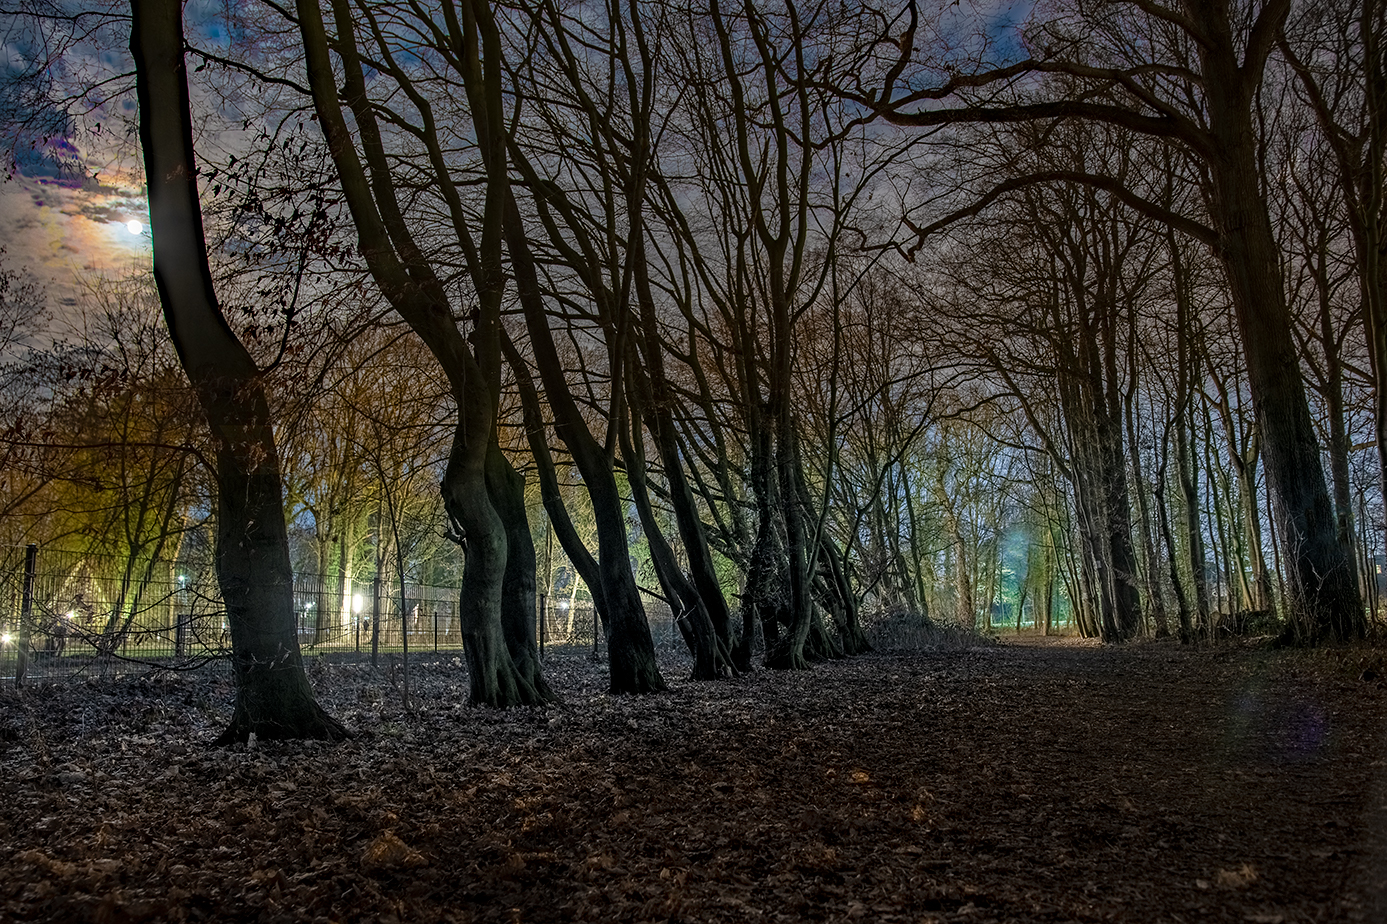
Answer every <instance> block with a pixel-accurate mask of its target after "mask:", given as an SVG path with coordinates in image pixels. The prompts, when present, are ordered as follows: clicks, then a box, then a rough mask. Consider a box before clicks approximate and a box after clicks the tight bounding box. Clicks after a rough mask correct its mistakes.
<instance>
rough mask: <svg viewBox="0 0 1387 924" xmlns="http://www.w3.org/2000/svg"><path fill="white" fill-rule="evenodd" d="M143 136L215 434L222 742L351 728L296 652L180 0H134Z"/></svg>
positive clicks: (287, 581)
mask: <svg viewBox="0 0 1387 924" xmlns="http://www.w3.org/2000/svg"><path fill="white" fill-rule="evenodd" d="M132 12H133V22H132V26H131V38H130V50H131V53H132V54H133V55H134V59H135V70H136V92H137V94H138V98H139V108H140V141H141V144H142V145H143V148H144V159H145V172H146V175H147V177H148V182H149V213H150V234H151V237H152V238H153V242H154V278H155V282H156V284H157V286H158V289H159V297H160V300H161V302H162V303H163V306H164V318H165V320H166V322H167V323H168V327H169V333H170V335H171V336H172V338H173V342H174V346H175V347H176V348H177V350H178V357H179V360H180V361H181V362H182V364H183V368H184V369H185V370H186V371H187V373H188V378H189V379H190V380H191V381H192V383H193V386H194V388H195V389H196V391H197V395H198V401H199V403H200V404H201V405H202V409H203V411H204V413H206V415H207V423H208V426H209V428H210V429H211V431H212V438H213V442H214V444H215V446H216V455H215V459H216V481H217V532H216V543H217V544H216V569H217V580H218V582H219V584H220V585H221V590H222V598H223V601H224V603H225V605H226V618H227V625H228V626H229V627H230V630H231V646H232V665H233V669H234V672H235V677H236V704H235V707H234V710H233V712H232V717H231V723H230V725H229V726H228V727H227V728H226V730H225V731H224V732H222V734H221V736H220V737H219V738H218V739H217V740H218V743H223V744H225V743H230V742H233V741H245V740H246V739H247V738H248V737H249V736H250V735H251V734H255V735H257V736H259V737H263V738H326V739H337V738H342V737H345V736H346V730H345V729H343V728H342V726H341V725H339V724H338V723H337V722H336V721H334V720H333V719H332V718H330V717H329V716H327V715H326V714H325V713H324V712H323V711H322V709H320V708H319V707H318V704H317V703H316V702H315V701H314V698H313V691H312V689H311V688H310V686H309V683H308V677H307V675H306V674H305V673H304V670H303V661H302V656H301V655H300V652H299V641H298V627H297V625H296V622H295V618H294V600H293V572H292V570H291V567H290V562H289V538H288V532H287V530H286V528H285V523H284V503H283V497H282V494H281V484H280V471H279V454H278V452H277V450H276V447H275V442H274V433H273V431H272V430H271V427H270V411H269V405H268V403H267V401H266V399H265V394H264V391H263V388H262V385H261V381H260V370H259V369H258V368H256V365H255V362H254V360H253V359H252V358H251V356H250V354H249V352H247V350H246V349H245V347H244V346H243V345H242V344H241V342H240V341H239V340H238V339H236V336H235V334H233V333H232V331H231V328H230V327H229V326H228V325H227V323H226V319H225V317H224V316H223V315H222V312H221V308H220V307H219V305H218V304H217V298H216V293H215V290H214V288H213V284H212V274H211V270H210V268H209V266H208V261H207V245H206V242H205V239H204V237H203V229H202V212H201V207H200V205H199V202H198V191H197V164H196V161H195V158H194V153H193V133H192V116H191V111H190V106H189V99H188V83H187V71H186V68H185V64H184V60H183V20H182V5H181V3H180V2H179V0H136V2H135V3H134V4H133V8H132Z"/></svg>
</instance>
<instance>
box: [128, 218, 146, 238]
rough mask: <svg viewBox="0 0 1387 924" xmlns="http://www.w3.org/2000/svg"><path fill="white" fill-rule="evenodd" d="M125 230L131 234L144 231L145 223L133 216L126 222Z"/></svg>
mask: <svg viewBox="0 0 1387 924" xmlns="http://www.w3.org/2000/svg"><path fill="white" fill-rule="evenodd" d="M125 230H126V231H129V232H130V233H131V234H140V233H141V232H143V231H144V225H142V224H140V223H139V222H138V221H136V220H135V219H133V218H132V219H130V220H129V221H127V222H126V223H125Z"/></svg>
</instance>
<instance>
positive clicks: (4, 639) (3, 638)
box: [0, 632, 13, 645]
mask: <svg viewBox="0 0 1387 924" xmlns="http://www.w3.org/2000/svg"><path fill="white" fill-rule="evenodd" d="M12 638H13V636H11V635H10V633H8V632H6V633H5V634H4V635H0V645H8V644H9V643H10V640H11V639H12Z"/></svg>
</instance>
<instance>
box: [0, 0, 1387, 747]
mask: <svg viewBox="0 0 1387 924" xmlns="http://www.w3.org/2000/svg"><path fill="white" fill-rule="evenodd" d="M6 15H7V17H8V19H7V23H8V29H9V35H10V37H11V44H12V45H13V46H14V47H15V48H17V49H20V50H21V51H20V53H17V54H16V56H14V58H13V63H12V65H11V66H10V68H9V70H8V71H7V76H6V83H5V96H4V103H5V106H6V117H7V120H8V122H9V123H10V124H11V125H12V126H13V128H14V131H13V132H12V138H13V140H14V142H15V145H14V147H13V149H12V150H13V155H14V156H13V158H12V170H13V171H15V172H16V174H17V175H22V174H23V171H24V170H25V169H26V167H25V165H26V164H32V163H33V162H35V161H34V159H35V158H40V159H41V158H42V157H43V156H45V155H48V156H50V158H56V159H57V160H58V161H62V159H63V157H64V156H67V157H68V158H69V160H68V161H67V162H64V163H59V167H61V168H62V169H67V170H69V171H72V170H77V171H87V170H88V169H89V168H87V167H85V166H82V165H81V164H79V163H76V162H73V161H72V160H71V158H72V157H73V156H75V155H73V154H72V152H73V151H76V150H78V148H76V147H74V144H76V145H86V146H88V148H90V149H92V150H95V149H97V148H98V147H99V146H100V145H101V144H104V143H106V142H104V141H103V140H102V139H106V138H111V139H113V140H112V142H111V143H112V144H114V143H115V141H114V139H115V136H116V135H117V134H119V133H118V132H116V131H115V130H114V129H113V128H112V127H111V126H112V125H113V124H114V125H121V124H123V125H124V126H125V127H126V135H127V139H128V140H129V141H131V142H133V141H134V140H135V139H136V138H138V140H139V142H140V144H139V151H140V154H139V162H140V163H142V164H143V166H144V170H145V175H146V177H147V178H148V191H149V213H148V218H149V225H150V233H151V239H152V244H153V248H152V250H153V267H154V273H153V280H154V281H155V283H156V285H155V286H154V288H155V289H157V295H156V293H155V292H153V291H151V286H150V285H149V280H148V279H147V278H144V279H142V278H139V277H134V278H130V279H124V280H96V279H93V280H90V281H89V289H90V293H89V297H88V298H86V299H85V300H84V301H83V303H82V304H81V305H79V306H76V307H72V306H68V307H65V308H64V309H63V310H62V311H61V312H59V315H60V317H59V318H58V319H57V321H54V319H53V318H52V315H53V312H51V311H46V310H42V309H46V308H47V307H48V306H46V305H45V304H44V297H43V291H42V288H41V287H40V286H38V285H37V284H36V283H35V282H34V281H33V280H32V279H31V278H30V277H29V276H27V275H26V274H25V272H24V269H23V267H10V268H8V269H7V270H6V271H5V276H4V285H5V287H4V289H3V292H0V295H3V307H4V312H5V324H4V328H3V329H4V331H5V338H6V339H5V344H6V358H7V362H6V365H5V383H4V384H5V389H4V392H5V395H6V402H5V409H4V410H5V439H4V451H5V453H6V458H5V461H4V471H5V479H4V484H3V506H2V507H0V526H3V530H4V533H5V536H4V539H5V541H6V542H8V543H11V544H13V545H16V546H18V545H21V544H24V543H30V542H32V543H39V544H42V545H44V546H50V547H61V548H64V549H67V550H82V549H90V550H92V551H97V550H100V551H102V552H107V553H111V552H114V553H115V554H117V555H122V556H125V557H126V558H127V559H128V561H129V562H130V570H131V571H132V572H133V573H138V572H139V571H140V570H141V569H144V570H145V571H148V570H149V568H150V567H151V565H150V563H151V562H154V561H156V560H177V559H178V558H179V555H180V554H181V552H182V550H183V549H184V548H185V547H186V548H189V549H193V548H203V549H211V550H213V553H214V554H213V558H214V562H215V568H216V571H217V574H218V576H219V582H220V591H221V596H222V598H223V601H224V605H225V607H226V612H227V619H228V623H229V625H230V633H231V641H232V648H233V654H234V661H235V663H236V664H237V665H238V671H240V677H241V684H240V689H241V690H242V693H241V706H239V707H238V711H237V714H236V717H235V719H234V721H233V723H232V727H231V728H229V729H228V731H227V736H228V740H244V739H245V737H246V736H247V735H248V734H249V733H250V732H251V731H257V733H259V734H260V735H261V736H262V737H263V736H270V737H274V736H299V735H309V736H333V735H337V734H340V733H341V729H340V728H339V727H337V726H336V724H335V723H334V722H333V720H332V719H330V718H329V717H327V716H324V715H322V714H321V712H320V711H319V710H317V709H316V707H314V706H312V697H311V693H310V692H309V691H308V686H307V684H306V681H305V680H304V679H303V677H304V675H303V670H302V667H301V664H300V660H299V653H298V652H299V645H298V638H297V633H296V631H295V629H294V626H295V623H294V619H295V614H294V602H293V599H292V593H291V592H290V590H289V587H290V583H291V577H290V574H291V572H292V571H293V570H294V569H296V568H297V569H298V570H306V571H312V572H316V573H318V574H322V575H328V574H338V575H341V577H342V580H343V582H344V583H345V582H347V581H360V580H361V574H360V566H359V563H361V562H365V561H366V560H368V559H372V560H374V563H375V571H374V573H375V574H376V575H380V574H381V573H383V572H384V573H386V574H393V575H394V578H393V579H392V580H394V581H395V582H396V583H398V584H399V586H400V588H403V587H404V585H405V583H406V581H407V580H412V581H414V582H416V583H423V582H424V580H423V577H422V576H423V575H424V574H426V573H428V572H430V571H438V570H439V569H442V570H444V571H448V572H450V573H459V574H460V581H461V588H462V590H461V593H460V606H461V609H460V613H459V618H460V620H461V625H462V635H463V639H464V643H465V650H466V657H467V666H468V677H469V683H470V685H471V687H470V696H471V699H472V701H473V702H476V703H482V704H490V705H496V706H505V705H516V704H542V703H545V702H549V701H551V700H552V699H553V698H554V695H555V694H554V691H553V690H552V689H551V688H550V685H549V684H548V683H547V681H546V680H545V678H544V676H543V671H542V668H541V666H540V663H539V660H538V658H537V646H536V637H535V614H536V612H537V609H538V607H539V606H540V603H541V599H549V600H552V599H554V596H555V594H556V592H562V591H560V590H558V589H557V588H556V587H555V586H554V583H555V581H556V577H558V576H560V575H559V572H558V571H556V568H555V566H554V556H555V554H556V552H557V553H558V554H560V555H562V557H563V560H564V562H565V565H564V566H563V568H562V569H561V571H562V575H561V576H562V577H563V578H565V579H567V580H568V582H569V583H571V586H572V587H573V588H575V589H576V588H577V587H578V586H579V585H578V581H577V580H575V578H576V579H581V586H582V587H583V593H584V595H585V597H587V598H589V599H590V600H591V602H592V604H593V605H594V606H595V608H596V610H597V612H598V614H599V617H600V620H601V623H602V627H603V633H604V636H605V639H606V642H607V655H608V659H609V664H608V666H609V674H610V683H611V688H612V690H613V691H615V692H631V693H643V692H654V691H659V690H661V689H664V687H665V685H666V680H665V678H664V677H663V675H662V673H661V671H660V669H659V667H658V665H657V663H656V659H655V654H654V647H653V642H652V638H651V634H650V629H649V625H648V621H647V619H646V616H645V602H644V600H645V599H651V598H658V599H661V600H663V601H664V602H665V603H667V604H668V605H669V606H670V608H671V609H673V610H674V611H675V612H676V613H677V614H678V619H677V625H678V627H679V629H680V631H681V633H682V634H683V637H684V639H685V642H686V645H687V649H688V652H689V656H690V661H691V668H690V669H691V671H692V674H693V676H694V677H696V678H700V679H705V680H713V679H717V678H724V677H732V676H736V675H738V674H740V673H743V672H746V671H748V670H751V669H752V668H753V666H754V665H756V664H757V663H763V664H765V665H767V666H770V667H776V668H786V669H799V668H804V667H806V666H808V665H809V664H812V663H814V662H818V661H823V660H825V659H832V658H838V657H843V656H851V655H855V654H860V653H863V652H865V651H866V650H868V647H869V646H868V643H867V640H866V636H865V634H864V628H863V627H864V624H865V623H866V622H870V621H873V620H879V619H882V618H904V617H909V618H914V619H918V620H925V621H928V622H931V623H934V624H950V625H956V626H961V627H963V628H965V629H968V630H974V629H977V630H982V631H984V632H986V631H995V630H997V629H999V628H1000V627H1002V626H1009V627H1011V628H1014V629H1020V628H1021V627H1022V625H1023V624H1024V625H1029V626H1031V627H1034V628H1035V629H1036V630H1037V631H1041V632H1047V631H1049V630H1050V629H1051V628H1052V627H1053V626H1054V625H1056V623H1057V621H1058V620H1059V619H1060V618H1063V619H1065V620H1067V621H1070V622H1072V623H1073V624H1074V625H1075V626H1076V627H1077V629H1078V631H1079V632H1080V633H1081V634H1082V635H1085V636H1091V637H1096V638H1101V639H1103V640H1104V641H1107V642H1120V641H1124V640H1127V639H1132V638H1135V637H1138V636H1155V637H1158V638H1159V637H1162V636H1166V635H1176V636H1178V637H1179V638H1180V639H1181V640H1183V641H1191V642H1192V641H1195V640H1198V639H1208V638H1213V637H1215V636H1218V635H1220V634H1225V635H1228V634H1248V633H1251V634H1260V635H1266V636H1273V637H1276V638H1278V639H1280V640H1281V641H1282V642H1285V643H1291V644H1312V643H1317V642H1321V641H1349V640H1354V639H1359V638H1362V637H1364V636H1365V635H1367V634H1368V632H1369V630H1370V628H1372V627H1373V626H1375V625H1376V624H1377V621H1378V603H1379V597H1380V590H1381V588H1380V578H1379V577H1378V575H1379V574H1380V571H1381V564H1382V561H1383V558H1382V544H1383V536H1384V533H1383V527H1384V525H1387V524H1384V510H1383V504H1382V478H1383V474H1384V472H1387V437H1384V432H1385V431H1387V391H1385V390H1384V383H1385V382H1387V373H1384V372H1383V371H1382V358H1383V355H1384V351H1387V334H1384V333H1382V331H1383V330H1384V328H1385V327H1387V295H1385V294H1384V293H1387V259H1384V257H1383V253H1384V247H1387V243H1385V242H1387V237H1385V236H1384V234H1385V233H1387V232H1384V231H1383V228H1384V227H1385V226H1387V200H1384V197H1383V176H1384V169H1385V164H1387V160H1385V158H1387V77H1385V76H1384V75H1385V74H1387V63H1384V62H1385V59H1384V53H1383V50H1382V37H1383V34H1384V31H1387V5H1384V4H1383V3H1381V2H1380V0H1313V2H1304V3H1292V2H1290V0H1273V2H1267V3H1221V2H1205V0H1182V2H1181V3H1172V4H1164V3H1145V2H1141V3H1136V2H1133V3H1123V2H1114V3H1104V4H1099V5H1097V6H1093V7H1089V6H1072V7H1071V6H1068V5H1066V4H1063V3H1058V4H1054V5H1047V6H1040V7H1036V8H1035V9H1033V10H1031V11H1030V12H1029V13H1027V14H1026V15H1025V16H1019V14H1012V13H1007V12H1003V11H992V12H989V11H987V10H984V9H981V8H979V9H961V8H953V7H941V8H934V7H921V6H919V5H918V4H916V3H909V4H907V5H905V6H904V7H881V8H877V7H873V6H870V5H869V6H864V7H858V6H855V5H853V6H849V7H840V6H838V5H836V4H830V3H809V4H798V3H778V4H771V5H768V6H765V7H764V8H763V7H762V6H759V5H757V4H755V3H752V2H745V3H740V4H734V5H730V6H727V7H726V8H725V7H724V5H723V4H721V3H719V2H716V0H710V2H708V3H707V4H706V5H697V4H695V5H690V4H675V3H650V4H646V3H641V4H636V3H629V4H622V3H618V2H608V3H567V4H565V3H559V2H557V0H536V2H533V3H517V4H490V3H485V2H480V0H467V2H442V3H438V4H413V3H393V2H380V0H335V2H334V3H332V4H331V5H330V7H329V8H324V7H322V6H320V5H319V4H318V3H316V2H314V0H300V2H298V3H297V4H296V5H295V6H294V7H292V8H290V7H287V6H282V5H279V4H276V3H273V2H265V3H257V4H239V5H236V6H235V7H234V8H227V9H218V10H216V11H213V10H211V9H210V8H209V9H204V8H203V7H200V6H194V7H189V9H188V11H187V15H188V16H189V17H191V18H189V19H188V21H186V22H185V21H184V13H183V11H182V10H181V5H180V4H179V3H178V2H175V0H140V2H136V3H135V4H134V17H133V22H132V20H131V19H130V18H129V17H127V16H126V15H125V11H124V10H123V9H122V8H119V7H114V8H106V7H104V6H103V7H96V6H86V5H82V4H64V3H56V2H54V3H49V2H47V0H45V2H38V0H33V2H28V3H26V4H25V6H24V7H23V8H22V9H20V10H18V11H15V12H12V13H9V14H6ZM1018 16H1019V18H1018ZM126 46H128V48H129V56H128V57H127V56H126V55H125V54H124V53H123V49H124V48H125V47H126ZM189 65H191V67H189ZM190 71H191V73H190ZM132 91H133V97H134V99H133V100H132ZM132 102H133V103H134V105H130V104H131V103H132ZM103 123H104V125H105V126H106V127H105V128H103V127H102V125H103ZM55 127H56V128H55ZM58 137H61V139H62V140H63V141H64V144H63V145H59V144H56V143H55V138H58ZM69 140H70V141H71V143H68V141H69ZM129 150H130V152H131V153H133V148H130V149H129ZM64 152H67V153H66V155H64ZM81 175H82V176H86V175H87V174H86V173H82V174H81ZM204 227H205V228H206V233H207V235H208V238H207V240H208V243H207V244H205V245H204V244H203V243H202V241H203V235H204V231H203V229H204ZM156 305H158V306H160V308H159V309H156V308H155V306H156ZM160 309H161V310H162V314H163V317H164V319H165V321H166V322H167V334H164V333H161V329H160V324H159V322H158V320H157V317H156V314H157V311H158V310H160ZM59 321H60V322H61V324H65V325H67V326H66V327H62V326H59V324H58V322H59ZM170 335H171V336H170ZM180 366H181V367H182V370H183V371H184V372H186V375H187V378H186V379H184V377H183V376H182V374H180V371H179V367H180ZM187 381H191V383H192V384H191V386H189V385H187V384H185V382H187ZM439 486H441V492H440V491H439V490H438V487H439ZM279 524H283V525H282V526H281V525H279ZM541 562H542V565H541ZM575 592H576V591H575ZM401 594H402V595H403V589H402V590H401ZM643 595H644V596H643ZM342 599H346V597H345V596H343V597H342ZM401 603H402V605H401V612H403V610H404V606H403V603H404V599H403V596H401ZM266 664H274V665H276V666H275V667H274V668H273V669H272V670H267V669H265V668H264V667H263V666H264V665H266ZM258 685H264V686H263V687H262V686H258ZM252 703H258V704H262V705H260V706H255V707H252V706H251V704H252ZM261 708H263V709H264V710H265V711H264V712H263V713H255V712H254V709H261ZM247 710H250V711H247Z"/></svg>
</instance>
